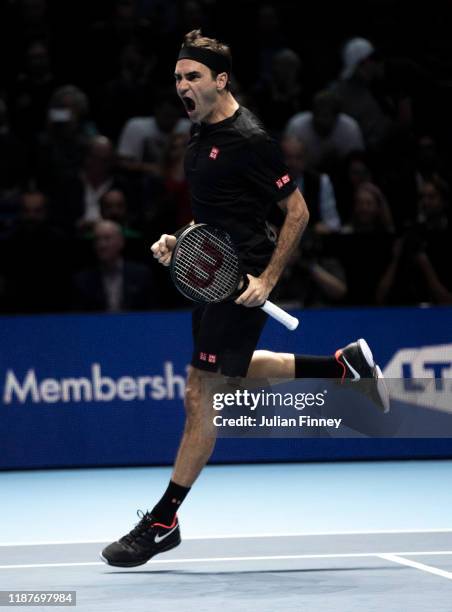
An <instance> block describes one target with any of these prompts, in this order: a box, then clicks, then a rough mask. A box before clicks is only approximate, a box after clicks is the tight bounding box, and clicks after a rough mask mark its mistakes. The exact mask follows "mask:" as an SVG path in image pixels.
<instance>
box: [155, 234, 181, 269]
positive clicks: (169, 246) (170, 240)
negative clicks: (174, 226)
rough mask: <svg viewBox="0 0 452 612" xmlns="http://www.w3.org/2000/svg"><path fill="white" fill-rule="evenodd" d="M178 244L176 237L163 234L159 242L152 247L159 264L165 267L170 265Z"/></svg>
mask: <svg viewBox="0 0 452 612" xmlns="http://www.w3.org/2000/svg"><path fill="white" fill-rule="evenodd" d="M176 242H177V238H176V236H171V235H169V234H162V235H161V236H160V238H159V240H157V242H154V244H153V245H152V246H151V251H152V253H153V255H154V257H155V258H156V259H157V260H158V262H159V263H161V264H162V265H164V266H169V265H170V263H171V257H172V254H173V250H174V247H175V246H176Z"/></svg>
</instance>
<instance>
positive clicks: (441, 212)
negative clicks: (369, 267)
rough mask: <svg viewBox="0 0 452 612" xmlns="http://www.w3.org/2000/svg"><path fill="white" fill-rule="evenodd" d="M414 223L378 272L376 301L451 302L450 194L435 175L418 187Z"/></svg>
mask: <svg viewBox="0 0 452 612" xmlns="http://www.w3.org/2000/svg"><path fill="white" fill-rule="evenodd" d="M418 202H419V206H418V217H417V222H416V223H414V224H413V225H412V226H411V227H408V228H407V229H406V230H405V231H404V233H403V234H402V236H401V237H399V238H398V239H397V240H396V241H395V243H394V248H393V251H392V258H391V260H390V262H389V263H388V265H387V267H386V268H385V270H384V272H383V273H382V275H381V278H380V282H379V284H378V290H377V298H378V303H379V304H422V303H433V304H452V274H451V272H450V262H451V260H452V240H451V238H452V235H451V232H450V229H451V227H450V219H449V213H450V194H449V189H448V186H447V184H446V183H445V182H444V181H442V180H441V179H438V178H432V179H431V180H429V181H425V182H424V183H423V184H422V185H421V186H420V187H419V198H418Z"/></svg>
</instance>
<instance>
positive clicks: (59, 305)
mask: <svg viewBox="0 0 452 612" xmlns="http://www.w3.org/2000/svg"><path fill="white" fill-rule="evenodd" d="M48 219H49V216H48V206H47V198H46V196H45V195H44V194H43V193H41V192H25V193H22V194H21V198H20V217H19V223H18V226H17V228H16V229H15V230H14V231H13V232H12V233H11V235H10V236H9V238H8V239H7V240H6V242H5V245H4V274H5V277H6V294H7V311H8V312H12V313H33V312H60V311H64V310H66V309H67V308H68V306H69V283H68V279H70V276H71V273H72V260H71V249H70V244H69V243H68V240H67V237H66V236H65V235H64V234H63V233H62V232H61V231H60V230H58V229H56V228H54V227H52V226H51V225H50V224H49V220H48Z"/></svg>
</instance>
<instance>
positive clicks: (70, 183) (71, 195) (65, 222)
mask: <svg viewBox="0 0 452 612" xmlns="http://www.w3.org/2000/svg"><path fill="white" fill-rule="evenodd" d="M115 163H116V156H115V152H114V149H113V145H112V143H111V141H110V140H109V139H108V138H106V137H105V136H94V137H92V138H91V139H89V140H88V141H87V143H86V147H85V149H84V151H83V159H82V164H81V168H80V170H79V172H78V173H77V174H76V175H75V176H72V177H68V178H67V179H66V180H64V181H62V182H60V183H59V184H58V185H56V186H55V187H54V190H53V194H52V195H53V198H52V200H53V216H54V219H55V222H56V223H58V225H60V226H62V227H66V228H67V230H68V231H70V230H71V229H76V230H77V233H78V234H79V235H81V236H83V235H84V234H85V233H86V232H88V233H89V232H90V231H91V230H92V228H93V225H94V224H95V223H96V222H97V221H99V220H100V218H101V210H100V199H101V197H102V196H103V195H104V194H105V193H106V192H107V191H109V190H111V189H115V188H124V185H125V182H124V181H123V180H122V178H121V176H119V175H118V174H117V173H116V172H115V170H116V166H115Z"/></svg>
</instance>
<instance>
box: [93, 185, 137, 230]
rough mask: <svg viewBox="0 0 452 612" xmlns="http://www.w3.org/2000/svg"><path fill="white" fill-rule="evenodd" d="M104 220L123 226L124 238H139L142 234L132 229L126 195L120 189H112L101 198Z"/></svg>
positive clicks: (101, 212) (101, 210) (101, 211)
mask: <svg viewBox="0 0 452 612" xmlns="http://www.w3.org/2000/svg"><path fill="white" fill-rule="evenodd" d="M99 204H100V214H101V217H102V219H106V220H107V221H114V222H115V223H117V224H118V225H120V226H121V229H122V233H123V236H124V238H126V239H127V238H139V237H141V234H140V232H137V231H136V230H135V229H133V228H132V227H130V216H129V209H128V205H127V198H126V194H125V193H124V192H123V191H121V190H120V189H110V190H109V191H107V192H106V193H104V194H103V195H102V196H101V197H100V198H99Z"/></svg>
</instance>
